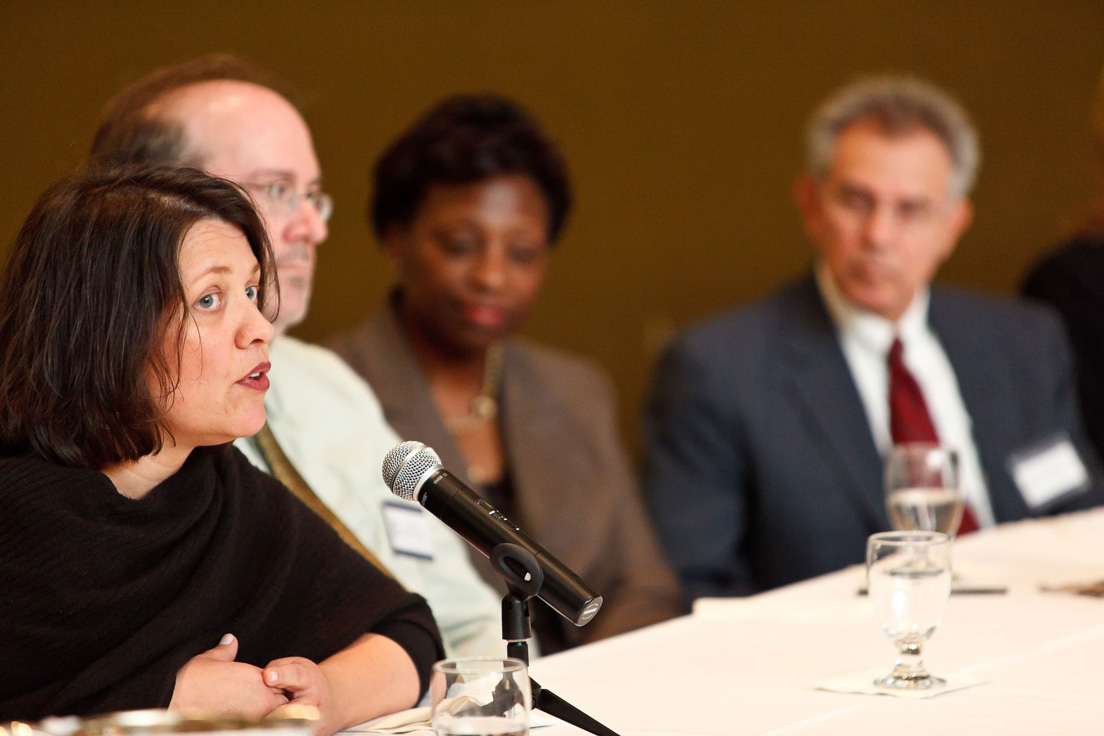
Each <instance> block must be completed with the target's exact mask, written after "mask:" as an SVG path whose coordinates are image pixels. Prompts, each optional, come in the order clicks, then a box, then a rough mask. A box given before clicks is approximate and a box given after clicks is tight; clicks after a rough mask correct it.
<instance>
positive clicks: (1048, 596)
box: [531, 509, 1104, 736]
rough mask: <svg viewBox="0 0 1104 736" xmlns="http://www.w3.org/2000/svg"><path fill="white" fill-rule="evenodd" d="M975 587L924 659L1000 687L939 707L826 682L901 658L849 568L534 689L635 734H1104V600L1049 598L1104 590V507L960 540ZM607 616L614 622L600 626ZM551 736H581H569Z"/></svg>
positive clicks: (718, 609) (542, 668)
mask: <svg viewBox="0 0 1104 736" xmlns="http://www.w3.org/2000/svg"><path fill="white" fill-rule="evenodd" d="M953 556H954V562H953V564H954V567H955V573H956V575H957V576H960V577H961V578H962V580H963V582H970V583H996V584H1001V585H1006V586H1008V588H1009V591H1008V593H1007V594H1006V595H952V596H951V599H950V601H949V603H948V605H947V609H946V613H945V615H944V618H943V624H942V625H941V626H940V628H939V629H938V630H937V631H936V633H935V635H934V636H933V638H932V639H931V640H930V641H929V643H928V645H927V646H926V647H925V653H924V660H925V662H926V663H927V664H928V666H929V669H930V670H931V671H932V672H934V673H935V674H949V673H955V672H962V673H966V674H969V675H972V676H975V677H980V678H983V679H984V680H986V682H985V683H984V684H980V685H977V686H975V687H972V688H969V689H966V690H959V691H955V692H949V693H945V694H943V695H939V696H937V697H934V698H931V699H927V700H906V699H901V698H893V697H888V696H870V695H852V694H840V693H830V692H824V691H819V690H815V689H813V687H812V685H813V683H814V682H816V681H818V680H823V679H826V678H828V677H832V676H836V675H841V674H845V673H849V672H852V671H857V670H863V669H869V668H872V667H884V668H885V670H886V671H887V672H888V671H889V669H890V667H891V665H892V661H893V655H894V648H893V645H892V643H891V642H890V641H889V639H888V638H887V637H886V636H885V635H884V634H883V633H882V631H881V630H880V628H879V627H878V625H877V624H876V623H875V621H874V617H873V611H872V609H871V606H870V602H869V601H868V600H867V599H866V598H865V597H863V596H859V595H858V594H857V590H858V588H859V587H860V586H861V585H862V583H863V582H864V581H863V577H864V572H863V570H862V569H861V568H859V567H855V568H848V569H846V570H842V571H840V572H837V573H833V574H830V575H826V576H823V577H820V578H815V579H813V580H809V581H805V582H802V583H798V584H796V585H791V586H787V587H785V588H780V589H777V590H774V591H769V592H767V593H763V594H760V595H757V596H752V597H750V598H741V599H726V600H713V601H700V602H699V604H698V605H696V606H695V611H694V613H693V614H692V615H690V616H684V617H682V618H679V619H675V620H673V621H668V622H666V623H663V624H658V625H656V626H651V627H648V628H646V629H641V630H639V631H635V632H631V633H629V634H625V635H622V636H618V637H613V638H611V639H607V640H604V641H601V642H597V643H595V644H592V645H588V646H585V647H580V648H577V649H574V650H570V651H567V652H564V653H561V654H556V655H552V656H549V657H544V658H541V659H538V660H535V661H534V662H533V665H532V668H531V671H532V674H533V677H534V678H535V679H536V680H538V681H539V682H540V683H541V684H542V685H544V686H546V687H548V688H549V689H551V690H552V691H553V692H555V693H556V694H558V695H560V696H561V697H563V698H565V699H567V700H568V701H569V702H571V703H572V704H574V705H576V706H577V707H579V708H581V709H583V710H584V711H586V712H587V713H589V714H590V715H592V716H594V717H595V718H597V719H598V720H600V721H602V722H603V723H605V724H606V725H608V726H610V727H611V728H613V729H614V730H616V731H618V732H619V733H621V734H622V736H629V735H630V734H716V735H718V736H722V735H724V736H728V735H737V734H741V735H742V734H787V735H796V734H818V736H823V735H825V734H827V735H832V734H841V735H842V734H847V736H853V735H855V734H882V733H892V734H894V735H895V736H910V735H912V734H916V735H917V736H920V735H923V736H932V735H933V734H940V735H941V736H942V735H944V734H948V735H949V734H1002V736H1004V735H1009V734H1032V735H1034V734H1101V733H1104V599H1099V598H1089V597H1086V596H1078V595H1073V594H1070V593H1060V592H1042V591H1041V590H1040V587H1039V586H1040V585H1041V584H1047V585H1054V584H1062V583H1071V582H1087V581H1091V580H1100V579H1104V509H1099V510H1093V511H1088V512H1082V513H1078V514H1070V515H1067V516H1063V517H1056V518H1052V519H1044V520H1031V521H1025V522H1020V523H1016V524H1008V525H1004V526H1001V527H998V528H995V529H990V530H984V531H981V532H978V533H976V534H973V535H969V536H967V537H964V538H962V539H959V540H957V541H956V542H955V546H954V551H953ZM599 615H601V614H599ZM538 733H539V734H540V735H541V736H578V734H580V733H582V732H581V731H579V730H578V729H575V728H573V727H571V726H567V725H561V726H554V727H551V728H549V729H541V730H540V731H539V732H538Z"/></svg>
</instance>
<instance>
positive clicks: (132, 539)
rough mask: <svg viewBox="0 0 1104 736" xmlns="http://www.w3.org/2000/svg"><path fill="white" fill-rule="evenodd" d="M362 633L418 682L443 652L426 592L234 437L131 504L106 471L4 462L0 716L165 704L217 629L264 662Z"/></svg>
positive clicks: (323, 649)
mask: <svg viewBox="0 0 1104 736" xmlns="http://www.w3.org/2000/svg"><path fill="white" fill-rule="evenodd" d="M368 632H374V633H378V634H382V635H384V636H387V637H389V638H391V639H393V640H395V641H396V642H397V643H398V644H400V645H401V646H402V647H403V648H404V649H405V650H406V652H407V653H408V654H409V655H410V656H411V658H412V659H413V660H414V663H415V665H416V666H417V669H418V672H419V677H420V678H421V682H422V686H423V689H424V687H425V683H426V681H427V678H428V671H429V666H430V664H431V663H432V662H433V660H434V659H436V658H439V657H440V656H442V655H443V652H442V649H441V644H440V638H439V636H438V634H437V628H436V626H435V624H434V622H433V619H432V617H431V615H430V612H429V608H428V607H427V606H426V605H425V602H424V601H423V600H422V599H421V598H419V597H418V596H416V595H413V594H411V593H408V592H406V591H405V590H403V589H402V588H401V587H400V586H399V584H398V583H396V582H394V581H393V580H391V579H390V578H388V577H386V576H385V575H384V574H383V573H381V572H380V571H379V570H377V569H376V568H375V567H373V566H372V565H371V564H369V563H368V562H366V561H365V560H364V558H362V557H361V556H360V555H358V554H356V553H355V552H353V551H352V550H351V549H349V548H348V547H347V546H346V545H345V544H344V543H342V542H341V541H340V540H339V539H338V537H337V535H336V534H335V533H334V532H333V530H332V529H330V527H329V526H327V525H326V524H325V522H323V521H322V520H321V519H319V518H318V517H317V516H315V515H314V514H313V513H311V512H310V511H309V510H307V508H306V507H305V506H303V505H302V504H301V503H300V502H299V501H298V500H297V499H295V498H294V497H293V496H292V495H291V494H290V493H289V492H288V491H287V490H286V489H285V488H284V487H283V486H281V485H280V484H279V483H277V482H276V481H275V480H273V479H271V478H270V477H268V476H267V475H264V474H263V473H261V472H260V471H258V470H256V469H255V468H253V467H252V466H251V465H250V464H249V463H248V461H247V460H246V459H245V458H244V457H243V456H242V455H241V453H239V452H238V451H237V450H235V449H233V448H227V449H225V450H221V451H215V452H212V451H208V450H197V451H195V452H193V453H192V454H191V456H190V457H189V459H188V461H187V462H186V463H185V464H184V467H182V468H181V469H180V470H179V471H178V472H177V473H176V474H175V475H173V476H172V477H171V478H169V479H168V480H166V481H165V482H164V483H162V484H161V485H159V486H157V487H156V488H154V489H153V490H152V491H151V492H150V493H149V494H148V495H146V496H145V497H144V498H142V499H139V500H133V499H130V498H126V497H125V496H123V495H121V494H120V493H119V492H118V491H117V490H116V489H115V486H114V485H113V484H112V483H111V481H110V480H109V479H108V478H107V476H105V475H103V474H102V473H98V472H94V471H90V470H79V469H71V468H62V467H59V466H57V465H54V464H51V463H47V462H44V461H41V460H37V459H31V458H28V457H7V458H0V721H5V720H11V719H19V720H35V719H39V718H41V717H44V716H47V715H61V714H68V713H75V714H78V715H84V714H91V713H99V712H106V711H112V710H122V709H132V708H146V707H164V706H166V705H168V703H169V700H170V698H171V696H172V691H173V686H174V681H175V677H176V673H177V670H178V669H179V668H180V667H181V666H182V665H183V664H184V663H185V662H187V661H188V659H190V658H191V657H193V656H195V655H196V654H199V653H200V652H202V651H204V650H207V649H209V648H211V647H213V646H215V645H216V644H217V643H218V641H219V639H220V638H221V637H222V636H223V635H224V634H226V633H232V634H234V635H235V636H237V637H238V639H239V642H240V645H239V651H238V661H243V662H249V663H251V664H254V665H257V666H264V665H266V664H268V662H270V661H271V660H273V659H275V658H278V657H286V656H302V657H307V658H309V659H312V660H314V661H316V662H318V661H321V660H323V659H325V658H326V657H328V656H330V655H331V654H334V653H335V652H337V651H339V650H341V649H342V648H344V647H346V646H348V645H349V644H351V643H352V642H354V641H355V640H356V639H358V638H359V637H360V636H362V635H363V634H365V633H368Z"/></svg>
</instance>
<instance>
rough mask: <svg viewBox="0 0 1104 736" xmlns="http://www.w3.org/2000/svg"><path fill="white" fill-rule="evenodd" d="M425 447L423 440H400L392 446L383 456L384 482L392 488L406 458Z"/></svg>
mask: <svg viewBox="0 0 1104 736" xmlns="http://www.w3.org/2000/svg"><path fill="white" fill-rule="evenodd" d="M423 447H425V445H423V444H422V443H421V442H413V441H407V442H400V443H399V444H397V445H395V446H394V447H392V448H391V449H390V450H389V451H388V453H387V456H386V457H384V458H383V482H384V483H385V484H387V487H388V488H390V487H391V484H392V483H394V482H395V476H396V475H398V474H399V468H401V467H402V464H403V463H404V462H406V458H408V457H410V456H411V455H413V454H414V453H415V452H417V451H418V450H420V449H421V448H423Z"/></svg>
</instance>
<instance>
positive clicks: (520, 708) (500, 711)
mask: <svg viewBox="0 0 1104 736" xmlns="http://www.w3.org/2000/svg"><path fill="white" fill-rule="evenodd" d="M429 697H430V708H431V713H432V722H433V730H434V731H435V732H436V734H437V736H526V734H528V733H529V709H530V707H531V703H532V696H531V695H530V688H529V672H528V670H527V669H526V667H525V663H524V662H522V661H521V660H520V659H509V658H507V659H487V658H475V657H473V658H462V659H445V660H441V661H440V662H437V663H435V664H434V665H433V674H432V675H431V677H430V681H429Z"/></svg>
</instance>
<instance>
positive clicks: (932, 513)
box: [885, 443, 963, 537]
mask: <svg viewBox="0 0 1104 736" xmlns="http://www.w3.org/2000/svg"><path fill="white" fill-rule="evenodd" d="M885 491H886V512H887V513H888V514H889V525H890V526H891V527H892V528H894V529H896V530H897V531H925V532H942V533H943V534H947V535H950V536H952V537H953V536H954V535H955V532H957V531H958V526H959V524H961V523H962V509H963V499H962V489H961V488H960V487H959V484H958V454H957V453H956V452H955V451H954V450H949V449H947V448H946V447H941V446H939V445H933V444H926V443H907V444H900V445H894V446H893V449H892V450H891V451H890V453H889V457H888V458H886V468H885Z"/></svg>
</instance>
